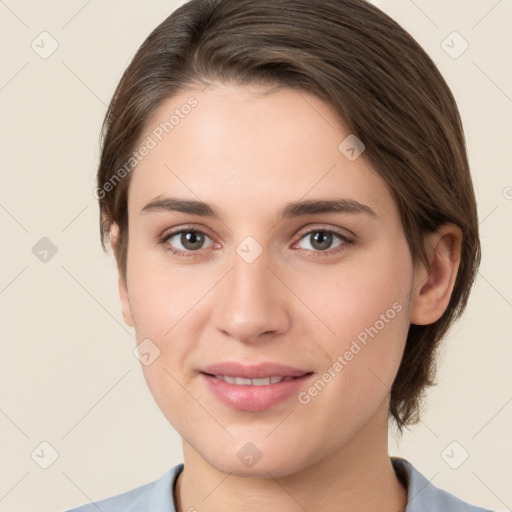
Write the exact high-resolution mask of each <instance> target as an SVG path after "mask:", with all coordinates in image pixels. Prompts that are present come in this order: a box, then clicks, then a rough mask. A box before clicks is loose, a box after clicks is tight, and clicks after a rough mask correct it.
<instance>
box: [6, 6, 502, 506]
mask: <svg viewBox="0 0 512 512" xmlns="http://www.w3.org/2000/svg"><path fill="white" fill-rule="evenodd" d="M180 3H182V2H172V1H163V0H153V1H151V2H143V1H142V0H137V1H130V2H126V1H125V2H122V1H121V0H112V1H99V0H92V1H91V0H90V1H89V2H87V1H85V0H70V1H66V2H57V1H55V0H52V1H47V2H35V1H28V0H25V1H15V0H5V1H0V17H1V18H0V19H1V22H0V34H1V38H2V66H1V68H0V105H1V111H2V116H1V134H0V137H1V141H2V151H1V153H0V157H1V170H2V172H1V180H2V181H1V188H0V221H1V229H2V231H1V234H2V245H1V248H2V249H1V253H0V254H1V267H0V268H1V275H0V311H1V324H0V325H1V329H2V336H1V340H2V353H1V358H0V379H1V380H0V460H1V472H0V511H2V512H6V511H9V512H26V511H27V510H31V511H33V512H50V511H52V512H58V511H59V510H63V509H66V508H70V507H72V506H76V505H79V504H82V503H85V502H88V501H89V499H94V500H97V499H99V498H103V497H106V496H111V495H113V494H117V493H119V492H122V491H124V490H127V489H130V488H132V487H135V486H137V485H140V484H143V483H146V482H149V481H151V480H154V479H156V478H158V477H159V476H160V475H162V474H163V473H164V472H165V471H167V470H168V469H169V468H170V467H172V466H173V465H175V464H177V463H179V462H181V461H182V454H181V443H180V438H179V436H178V435H177V434H176V432H175V431H174V430H173V429H172V427H170V426H169V425H168V423H167V421H166V420H165V419H164V417H163V415H162V414H161V413H160V411H159V409H158V408H157V406H156V405H155V403H154V401H153V399H152V397H151V395H150V394H149V391H148V390H147V389H146V384H145V382H144V380H143V377H142V372H141V370H140V367H139V362H138V360H137V359H136V358H135V357H134V356H133V354H132V350H133V348H134V346H135V340H134V335H133V333H132V331H131V329H130V328H128V327H127V326H125V325H124V323H123V320H122V316H121V311H120V305H119V300H118V297H117V288H116V278H117V275H116V271H115V267H114V264H113V258H112V256H106V255H104V254H103V253H102V251H101V248H100V243H99V234H98V208H97V204H96V200H95V199H94V197H93V195H92V190H93V188H94V179H95V170H96V165H97V161H98V152H99V151H98V139H99V131H100V125H101V122H102V119H103V115H104V112H105V109H106V104H108V102H109V101H110V98H111V95H112V93H113V91H114V87H115V86H116V84H117V82H118V80H119V78H120V76H121V73H122V71H123V70H124V68H125V67H126V65H127V64H128V62H129V60H130V59H131V57H132V55H133V54H134V52H135V50H136V49H137V48H138V46H139V45H140V44H141V43H142V41H143V40H144V38H145V37H146V36H147V35H148V34H149V32H150V31H151V30H152V29H153V28H154V27H155V26H156V25H157V24H158V23H159V22H161V21H162V20H163V19H164V18H165V17H166V16H167V15H168V14H170V13H171V12H172V11H173V10H174V9H175V8H176V7H177V6H178V5H179V4H180ZM376 3H377V4H378V5H379V6H380V7H381V8H382V9H384V10H385V11H386V12H388V13H389V14H390V15H391V16H392V17H394V18H395V19H396V20H397V21H399V22H400V23H401V24H402V25H403V26H404V27H405V28H406V29H408V30H409V31H410V32H411V33H412V34H413V35H414V36H415V37H416V38H417V40H418V41H419V42H420V43H421V44H422V45H423V46H424V47H425V49H426V50H427V51H428V52H429V54H430V55H431V56H432V58H433V59H434V61H435V62H436V63H437V65H438V67H439V69H440V70H441V72H442V73H443V75H444V76H445V77H446V79H447V81H448V83H449V85H450V86H451V87H452V89H453V91H454V93H455V96H456V98H457V100H458V104H459V106H460V110H461V114H462V117H463V121H464V124H465V129H466V134H467V140H468V147H469V155H470V161H471V164H472V170H473V175H474V182H475V186H476V193H477V197H478V204H479V213H480V219H481V238H482V243H483V262H482V267H481V271H480V274H479V276H478V281H477V283H476V286H475V289H474V293H473V296H472V299H471V302H470V304H469V308H468V310H467V313H466V315H465V317H464V319H463V320H462V321H461V322H459V323H458V324H457V326H456V327H455V328H454V329H453V330H452V332H451V335H450V336H449V338H448V339H447V341H446V343H445V345H444V348H443V352H442V366H441V368H440V371H439V379H438V380H439V385H438V386H437V387H436V388H434V389H432V390H431V392H430V394H429V399H428V404H427V405H428V409H427V411H426V413H425V414H424V417H423V421H422V423H420V424H419V425H418V426H417V427H415V428H413V429H411V431H410V432H408V433H406V434H405V436H404V438H403V440H402V441H401V442H400V443H397V442H396V441H395V440H393V439H391V441H390V450H391V452H392V453H395V454H401V455H403V456H405V457H407V458H408V459H409V460H411V461H412V462H413V464H415V465H416V466H417V467H418V469H420V471H422V472H423V473H424V475H425V476H426V477H427V478H428V479H431V480H432V482H433V483H434V484H435V485H438V486H440V487H444V488H447V489H449V490H450V491H451V492H453V493H454V494H456V495H458V496H459V497H461V498H463V499H466V500H468V501H472V502H474V503H476V504H479V505H482V506H486V507H489V508H493V509H495V510H501V511H504V510H511V509H512V508H511V507H512V486H511V485H510V484H511V481H510V480H511V474H512V463H511V461H512V437H511V435H510V432H511V425H512V385H511V384H512V379H511V372H510V368H511V366H512V365H511V363H512V361H511V359H512V358H511V355H512V348H511V343H510V332H511V329H512V314H511V312H512V284H511V279H510V275H511V272H510V266H509V265H510V261H511V256H512V254H511V252H512V251H511V243H510V240H511V236H510V235H511V232H512V231H511V225H512V222H511V219H512V217H511V214H512V188H511V187H512V174H511V170H510V169H511V160H512V157H511V153H510V146H511V141H512V123H511V117H512V74H511V68H510V61H509V53H510V48H511V47H512V30H511V29H512V27H511V23H510V20H511V19H512V2H511V1H510V0H501V1H497V0H473V1H463V0H452V1H447V0H415V1H414V2H413V1H412V0H410V1H409V0H395V1H393V0H382V1H379V2H376ZM43 31H47V32H48V33H49V34H51V36H47V35H43V36H40V34H41V32H43ZM453 31H457V32H458V33H459V34H460V35H461V36H462V37H463V38H464V40H466V41H467V42H468V43H469V48H468V49H467V50H466V51H465V52H464V53H463V54H462V55H460V56H459V57H458V58H456V59H454V58H452V57H451V56H450V55H448V54H447V53H446V51H445V49H447V50H449V51H450V52H451V53H452V54H454V52H457V51H459V50H460V49H462V46H461V45H462V44H464V43H463V41H462V39H460V38H457V36H450V38H449V39H447V40H446V41H447V42H445V43H444V48H443V46H442V41H443V40H445V39H446V37H447V36H449V34H451V33H452V32H453ZM454 37H455V39H453V38H454ZM51 38H53V39H54V40H55V41H57V43H58V48H57V50H56V51H55V52H54V53H53V54H52V55H50V56H48V58H46V59H43V58H42V57H41V56H40V55H39V53H41V52H43V51H49V50H50V49H51V44H52V39H51ZM32 41H35V43H34V46H35V48H37V49H38V51H39V53H37V52H36V51H35V50H34V49H33V48H32V47H31V43H32ZM53 44H55V43H53ZM447 44H448V45H449V46H452V47H453V48H451V49H449V48H447V47H446V45H447ZM42 237H47V238H49V239H50V240H51V241H52V242H53V244H55V246H56V247H57V249H58V252H57V253H56V254H55V255H54V256H53V257H51V258H48V261H47V262H46V263H43V262H41V261H40V260H39V259H38V258H37V257H36V256H35V255H34V254H33V252H32V247H33V246H34V245H35V244H36V243H37V242H38V241H39V240H40V239H41V238H42ZM43 441H46V442H48V443H50V444H51V446H53V447H54V449H55V450H56V451H57V452H58V458H57V459H56V460H55V462H54V463H53V464H52V465H50V466H49V467H48V469H42V468H41V467H40V465H39V464H44V463H47V464H48V463H49V462H51V449H50V448H49V447H48V446H46V445H42V446H40V443H41V442H43ZM453 441H456V442H457V443H458V444H456V445H451V446H450V447H449V448H448V453H449V454H450V455H451V459H447V458H446V456H445V458H444V459H443V457H442V455H441V454H442V452H443V451H444V450H445V448H447V447H448V446H449V445H450V443H452V442H453ZM34 450H35V452H34ZM452 450H453V451H452ZM463 450H465V451H467V452H468V454H469V457H468V459H467V460H466V461H465V462H464V463H463V464H462V465H461V466H460V467H459V468H458V469H452V468H451V467H450V466H449V465H448V464H447V462H445V459H447V460H450V462H451V464H452V465H453V464H454V462H453V461H454V460H455V461H460V460H461V457H462V456H463V454H464V452H463ZM33 452H34V455H33V457H34V458H32V457H31V453H33Z"/></svg>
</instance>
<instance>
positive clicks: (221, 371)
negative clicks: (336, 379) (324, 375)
mask: <svg viewBox="0 0 512 512" xmlns="http://www.w3.org/2000/svg"><path fill="white" fill-rule="evenodd" d="M200 371H201V372H202V373H207V374H209V375H227V376H228V377H245V378H246V379H262V378H265V377H274V376H281V377H302V376H303V375H305V374H307V373H311V370H304V369H301V368H294V367H292V366H287V365H284V364H279V363H271V362H268V363H258V364H241V363H238V362H236V361H225V362H222V363H217V364H212V365H209V366H205V367H204V368H200Z"/></svg>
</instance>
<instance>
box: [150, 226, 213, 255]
mask: <svg viewBox="0 0 512 512" xmlns="http://www.w3.org/2000/svg"><path fill="white" fill-rule="evenodd" d="M208 240H209V241H210V244H209V245H205V242H207V241H208ZM159 243H160V244H161V245H162V246H163V247H164V249H165V250H166V251H169V252H171V253H172V254H179V255H183V256H192V254H186V253H193V252H197V251H199V250H200V249H206V248H208V247H211V246H212V245H213V241H212V239H211V238H210V237H209V236H208V235H207V234H206V233H205V232H204V231H201V230H200V229H196V228H194V229H192V228H184V229H183V228H182V229H180V230H179V231H174V232H172V233H168V234H167V235H165V236H164V237H163V238H161V239H160V240H159ZM180 253H181V254H180Z"/></svg>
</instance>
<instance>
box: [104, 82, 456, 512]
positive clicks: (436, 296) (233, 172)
mask: <svg viewBox="0 0 512 512" xmlns="http://www.w3.org/2000/svg"><path fill="white" fill-rule="evenodd" d="M191 96H193V97H194V98H196V99H197V101H198V104H197V106H196V107H195V108H194V109H193V110H192V111H191V112H190V114H188V115H187V116H185V117H184V118H183V119H181V120H180V122H179V124H178V125H176V126H175V127H174V129H173V130H172V132H170V133H169V134H167V135H166V136H165V137H164V138H163V139H162V141H161V142H159V144H158V145H157V146H156V147H155V148H154V149H152V150H151V151H150V152H149V154H148V155H147V156H146V157H145V158H144V159H143V160H142V161H141V162H140V163H139V164H138V166H137V167H136V169H135V170H134V171H133V175H132V177H131V179H132V181H131V185H130V190H129V198H128V210H129V248H128V262H127V276H126V281H125V280H124V279H123V277H122V276H120V278H119V292H120V296H121V302H122V308H123V315H124V318H125V321H126V322H127V323H128V325H130V326H133V327H135V331H136V337H137V340H138V343H140V342H141V341H142V340H144V339H146V338H149V339H150V340H151V341H152V342H153V343H154V344H155V345H156V346H157V347H158V348H159V350H160V355H159V357H157V358H156V359H155V360H154V362H152V364H150V365H148V366H143V371H144V375H145V378H146V381H147V383H148V385H149V388H150V390H151V393H152V394H153V396H154V398H155V400H156V402H157V404H158V405H159V407H160V408H161V410H162V412H163V413H164V415H165V416H166V418H167V419H168V421H169V422H170V423H171V424H172V425H173V427H174V428H175V429H176V430H177V431H178V433H179V434H180V435H181V437H182V438H183V454H184V463H185V469H184V471H183V473H182V474H181V476H180V478H179V480H178V486H177V493H176V496H175V497H176V500H177V502H178V508H179V510H181V511H186V510H189V509H190V508H191V507H194V508H195V509H197V510H201V511H205V510H208V511H221V510H222V511H225V510H226V509H228V508H227V507H230V508H231V509H232V510H246V511H251V510H276V511H277V510H279V511H285V512H286V511H297V510H303V509H306V510H324V511H334V510H336V511H338V512H339V511H348V510H350V511H353V510H377V509H379V510H383V511H384V512H385V511H392V512H398V511H400V510H402V511H403V510H405V507H406V502H407V492H406V489H404V487H403V486H402V485H401V484H400V483H399V481H398V479H397V478H396V475H395V473H394V471H393V468H392V466H391V462H390V459H389V455H388V451H387V436H388V423H387V421H388V406H389V390H390V386H391V384H392V382H393V380H394V377H395V375H396V372H397V370H398V366H399V363H400V360H401V356H402V353H403V349H404V345H405V340H406V335H407V329H408V326H409V324H410V323H411V322H412V323H417V324H428V323H432V322H434V321H435V320H437V319H438V318H439V317H440V316H441V314H442V313H443V311H444V310H445V308H446V306H447V304H448V301H449V298H450V294H451V291H452V288H453V284H454V280H455V276H456V272H457V268H458V264H459V257H460V256H459V252H460V230H459V229H458V228H457V227H456V226H453V225H445V226H443V227H442V228H440V229H439V230H438V232H436V233H434V234H432V235H431V236H429V238H428V239H427V240H426V246H427V249H428V254H429V258H430V263H431V265H432V267H431V271H430V273H429V272H428V271H427V269H426V268H425V266H424V265H423V264H420V263H415V262H413V260H412V258H411V254H410V251H409V248H408V245H407V242H406V239H405V235H404V232H403V229H402V226H401V223H400V219H399V212H398V209H397V206H396V204H395V203H394V200H393V198H392V195H391V193H390V191H389V189H388V188H387V186H386V184H385V182H384V180H383V179H382V178H381V177H380V176H379V175H378V174H377V173H376V172H375V171H374V170H373V169H372V168H371V167H370V166H369V165H368V163H367V162H366V161H365V159H364V153H363V156H361V157H359V158H357V159H356V160H355V161H349V160H348V159H347V158H345V156H344V155H343V154H342V153H341V152H340V151H339V149H338V146H339V144H340V142H341V141H343V140H344V139H345V138H346V137H347V135H349V133H348V132H347V130H346V129H345V127H344V126H343V124H342V123H341V122H340V121H339V119H338V118H337V117H336V115H335V114H334V112H333V111H332V109H331V108H330V106H329V105H327V104H326V103H324V102H323V101H321V100H320V99H318V98H316V97H315V96H313V95H310V94H308V93H306V92H302V91H300V92H299V91H294V90H291V89H281V90H270V89H269V88H268V87H267V88H262V87H259V88H256V87H251V88H249V87H244V88H242V87H240V86H236V85H228V84H220V83H213V84H211V85H210V86H208V87H207V88H205V89H202V90H200V89H191V90H189V91H184V92H182V93H180V94H179V95H177V96H174V97H173V98H171V99H169V100H167V101H166V102H165V103H164V104H163V105H162V106H161V108H160V109H159V110H158V111H157V113H156V114H155V116H154V118H152V119H151V120H150V122H149V123H148V129H147V134H150V133H151V130H153V129H154V128H155V127H156V126H158V125H159V124H160V123H161V122H165V121H166V120H168V119H169V117H170V116H171V115H172V113H173V110H174V109H176V108H180V106H181V105H183V104H185V103H186V102H187V99H189V98H190V97H191ZM171 195H172V196H173V197H179V198H182V199H191V200H201V201H204V202H206V203H208V204H210V205H212V206H213V207H214V208H215V209H216V210H217V211H218V212H219V214H220V217H218V218H217V217H205V216H200V215H193V214H190V213H183V212H175V211H163V210H152V211H147V210H146V211H144V212H143V213H141V210H142V208H143V207H144V206H145V205H146V204H148V203H149V202H151V201H153V200H154V199H155V198H161V197H163V196H171ZM333 198H345V199H350V200H353V201H358V202H359V203H362V204H364V205H366V206H368V207H370V208H371V209H372V210H373V212H374V213H375V217H373V216H371V215H369V214H366V213H347V212H341V213H340V212H335V213H322V214H307V215H303V216H300V217H295V218H288V219H281V220H279V218H278V213H279V211H280V210H281V209H282V208H283V207H284V206H285V205H286V204H288V203H289V202H292V201H299V200H313V199H333ZM179 228H190V229H191V228H195V229H201V230H204V231H205V232H206V233H207V237H205V239H204V244H203V245H202V246H201V243H199V249H197V248H196V249H195V250H194V246H192V249H190V245H188V246H187V245H186V241H185V245H183V243H184V241H183V239H181V238H180V235H177V236H174V237H171V238H169V239H167V240H166V241H164V242H162V243H161V244H159V243H158V241H159V239H161V238H162V237H163V236H164V235H167V234H169V233H170V232H171V231H176V230H178V229H179ZM314 229H316V230H317V231H318V230H320V231H321V230H324V231H325V230H326V231H329V230H331V231H335V232H339V233H341V234H342V235H344V236H346V237H350V238H351V239H352V240H353V241H354V243H352V244H351V243H347V242H343V241H342V240H341V239H339V238H337V235H336V234H334V235H333V239H332V243H331V245H329V243H327V249H325V250H323V251H322V250H321V249H318V246H315V245H314V239H313V236H314V234H315V233H316V232H315V231H313V230H314ZM310 231H313V233H309V234H308V232H310ZM247 236H251V237H253V238H254V239H255V240H256V241H257V243H258V244H259V246H260V247H261V250H262V252H261V254H260V255H259V256H258V257H257V258H256V259H255V261H253V262H252V263H248V262H247V261H245V260H244V259H243V258H242V257H240V256H239V255H238V254H237V252H236V248H237V246H238V245H239V244H240V243H241V242H242V241H243V240H244V239H245V238H246V237H247ZM111 242H112V244H113V246H114V249H115V245H116V226H114V228H113V230H112V233H111ZM164 247H173V248H174V249H176V250H181V251H183V252H186V251H187V250H188V254H189V255H190V254H192V256H188V257H180V256H179V255H173V254H171V253H170V252H168V251H166V250H165V249H164ZM340 248H341V250H340ZM336 251H338V252H336ZM315 256H316V257H315ZM395 303H398V304H399V305H401V306H402V308H401V311H400V312H399V313H397V314H396V316H395V317H394V318H393V319H392V320H390V321H389V322H387V323H386V324H385V327H384V328H382V329H381V330H380V331H379V333H378V335H377V336H375V337H374V338H373V339H370V340H369V341H368V344H367V345H366V346H364V348H363V349H362V350H361V351H360V352H359V353H358V354H357V356H355V357H354V358H353V359H352V360H351V361H349V362H348V364H347V365H346V366H344V368H343V370H342V371H341V372H339V373H338V374H337V375H336V377H335V378H333V379H332V381H331V382H329V383H328V385H326V386H325V388H324V389H323V390H322V391H321V392H320V393H318V395H317V396H315V397H314V398H312V399H311V401H310V402H309V403H308V404H306V405H303V404H301V403H299V402H298V400H297V397H296V396H295V395H294V396H292V397H291V398H290V399H287V400H285V401H284V402H281V403H279V404H278V405H276V406H274V407H272V408H270V409H268V410H265V411H262V412H247V411H237V410H233V409H231V408H228V407H227V406H225V405H224V404H222V403H220V402H219V401H218V400H217V399H216V398H215V397H214V396H213V395H212V394H211V393H210V391H209V390H208V388H207V387H206V386H205V384H204V382H203V380H202V377H201V376H200V374H199V373H198V369H199V368H200V367H202V366H205V365H207V364H212V363H216V362H221V361H227V360H232V361H239V362H244V363H256V362H262V361H273V362H279V363H283V364H288V365H291V366H295V367H299V368H302V369H309V370H310V371H314V372H316V373H317V375H318V376H320V375H322V373H323V372H325V371H326V370H327V369H328V368H329V367H332V365H333V363H334V362H335V361H336V358H337V357H338V355H340V354H344V353H345V352H346V351H347V350H348V349H349V348H350V345H351V343H352V341H353V340H354V339H356V337H357V335H358V334H359V333H361V332H362V331H364V329H365V328H367V327H370V326H373V325H375V323H376V321H377V320H379V318H380V315H381V314H385V313H386V311H387V310H389V309H390V308H392V305H393V304H395ZM248 442H250V443H252V444H254V445H255V446H256V447H257V448H258V450H259V451H260V452H261V454H262V457H261V459H260V460H259V461H258V462H257V463H256V464H255V465H254V466H252V467H246V466H245V465H244V464H242V463H241V461H240V460H239V459H238V457H237V452H238V451H239V450H240V449H241V448H242V447H243V446H244V445H245V444H246V443H248Z"/></svg>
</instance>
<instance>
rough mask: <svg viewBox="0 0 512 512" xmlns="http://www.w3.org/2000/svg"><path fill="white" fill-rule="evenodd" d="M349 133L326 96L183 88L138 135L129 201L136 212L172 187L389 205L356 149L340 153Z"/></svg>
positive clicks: (184, 192) (238, 200)
mask: <svg viewBox="0 0 512 512" xmlns="http://www.w3.org/2000/svg"><path fill="white" fill-rule="evenodd" d="M350 135H351V134H350V133H349V132H348V131H347V130H346V128H345V127H344V125H343V123H342V122H341V121H340V119H339V118H338V116H337V115H336V113H335V112H334V110H333V108H332V107H331V106H330V105H328V104H327V103H325V102H323V101H322V100H321V99H319V98H318V97H316V96H314V95H312V94H310V93H307V92H305V91H301V90H295V89H289V88H281V89H277V90H276V89H275V88H272V87H268V86H267V87H250V88H249V87H245V86H244V87H242V86H237V85H226V84H217V83H213V84H211V85H209V86H208V87H206V88H203V89H191V90H187V91H182V92H180V93H179V94H177V95H175V96H173V97H172V98H169V99H168V100H166V101H165V102H164V103H163V104H162V105H161V106H160V108H159V109H158V110H157V111H156V112H155V114H154V115H153V117H152V118H151V120H150V121H149V122H148V124H147V127H146V129H145V131H144V134H143V137H142V143H143V144H144V142H146V145H147V146H148V147H149V146H151V149H150V150H149V151H147V152H146V153H147V154H146V155H145V156H144V157H143V158H141V160H140V162H139V163H138V165H137V166H136V168H135V170H134V171H132V172H133V176H132V181H131V184H130V199H129V205H130V208H133V209H137V211H140V209H141V208H142V207H143V206H144V204H146V203H147V202H148V201H149V200H151V199H153V198H155V197H157V196H159V195H178V196H187V197H190V198H194V199H197V198H200V199H202V200H204V201H207V202H211V203H213V204H216V205H219V206H220V207H221V208H223V207H225V208H228V205H229V207H231V208H232V209H236V208H238V209H240V208H243V209H245V210H247V209H248V208H250V207H251V206H253V207H254V208H257V207H258V205H260V206H261V205H265V208H271V207H272V205H271V204H270V202H271V201H272V202H275V205H276V209H278V208H279V207H280V206H282V204H284V203H286V202H289V201H291V200H294V201H296V200H299V199H301V198H304V199H316V198H319V197H321V198H329V197H340V196H344V197H347V198H349V199H353V200H357V201H360V202H366V203H372V205H373V206H372V208H373V209H377V210H379V209H381V210H382V209H389V208H390V207H392V205H391V203H390V202H392V199H391V195H390V193H389V191H388V190H387V187H386V185H385V182H384V180H383V179H382V178H381V177H380V176H378V174H377V173H375V172H374V170H372V169H371V167H370V166H369V165H368V163H367V162H366V161H365V159H364V154H363V156H360V157H359V158H356V159H355V160H350V159H348V158H347V156H346V154H345V153H344V152H343V150H344V149H346V148H345V146H346V143H345V142H344V141H346V140H347V137H349V136H350ZM348 140H349V141H350V140H351V139H350V138H349V139H348ZM340 144H341V146H340ZM357 149H358V148H356V150H357ZM374 207H375V208H374ZM260 209H261V208H260Z"/></svg>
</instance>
